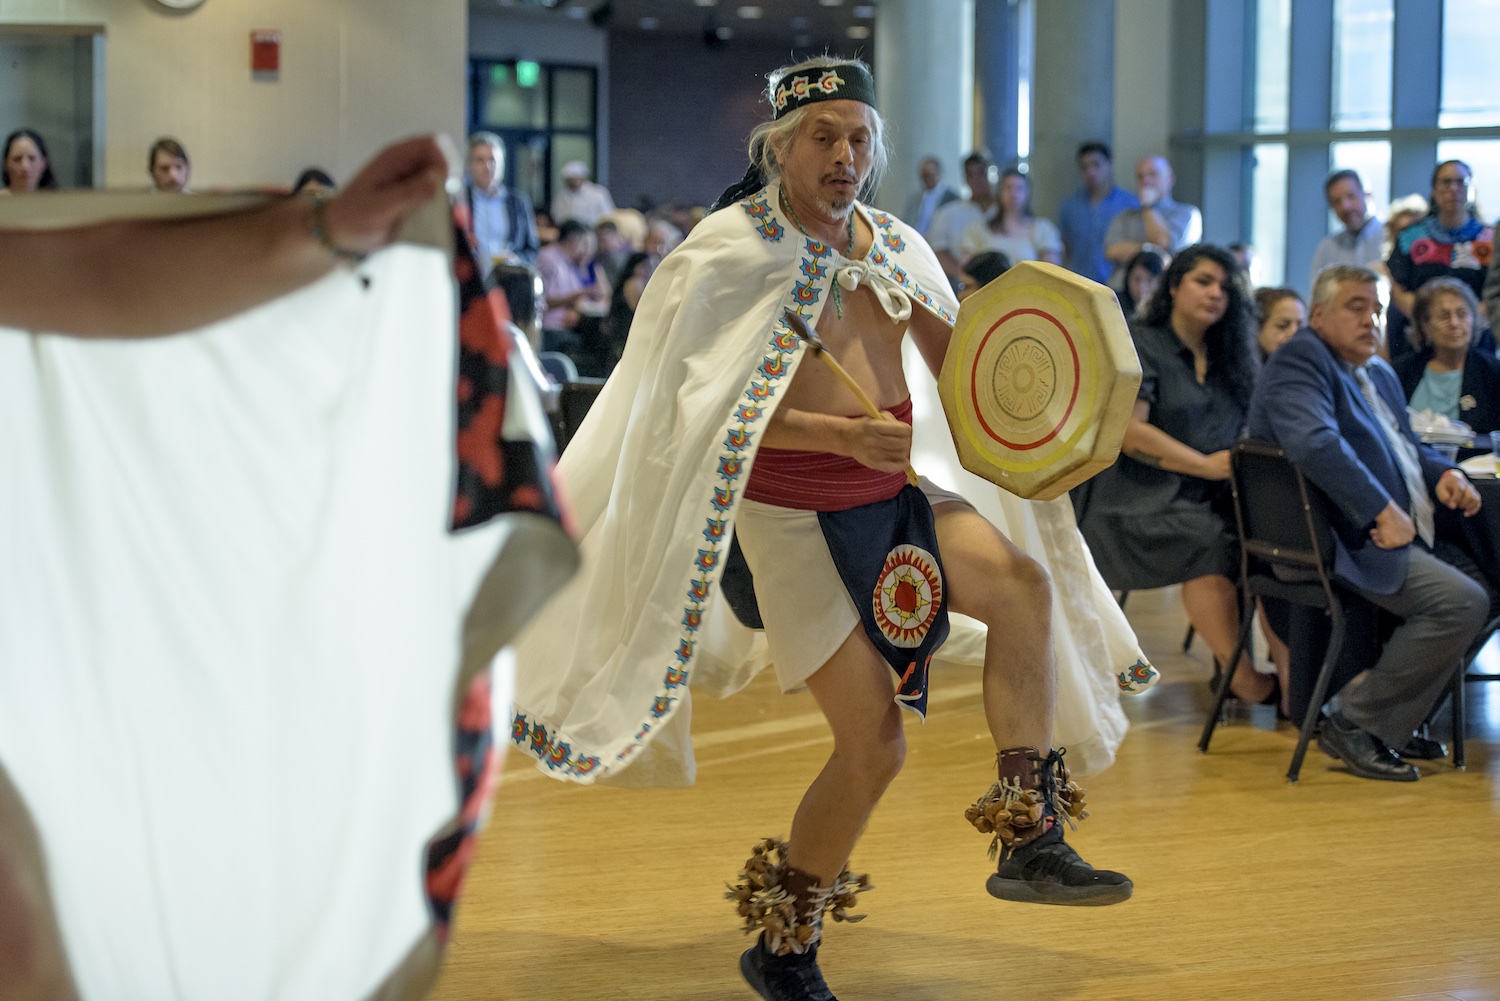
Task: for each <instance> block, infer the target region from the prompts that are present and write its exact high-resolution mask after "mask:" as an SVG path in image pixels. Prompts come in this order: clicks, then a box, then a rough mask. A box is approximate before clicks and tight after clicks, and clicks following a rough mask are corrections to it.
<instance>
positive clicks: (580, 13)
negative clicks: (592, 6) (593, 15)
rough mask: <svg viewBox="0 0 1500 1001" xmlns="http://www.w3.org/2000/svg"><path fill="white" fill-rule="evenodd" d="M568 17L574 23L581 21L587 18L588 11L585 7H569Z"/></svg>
mask: <svg viewBox="0 0 1500 1001" xmlns="http://www.w3.org/2000/svg"><path fill="white" fill-rule="evenodd" d="M568 16H569V17H571V18H572V19H573V20H575V21H582V20H583V19H584V18H586V17H588V16H589V9H588V8H587V7H569V8H568Z"/></svg>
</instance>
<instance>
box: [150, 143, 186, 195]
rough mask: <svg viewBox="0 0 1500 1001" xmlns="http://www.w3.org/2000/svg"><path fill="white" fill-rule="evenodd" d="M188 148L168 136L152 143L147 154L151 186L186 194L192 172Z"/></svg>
mask: <svg viewBox="0 0 1500 1001" xmlns="http://www.w3.org/2000/svg"><path fill="white" fill-rule="evenodd" d="M192 170H193V168H192V164H190V163H189V162H188V155H187V150H185V149H183V147H182V143H180V142H178V141H177V140H176V139H172V138H170V137H168V136H163V137H162V138H160V139H158V140H156V142H154V143H152V144H151V150H150V152H148V153H147V154H146V171H147V173H149V174H150V175H151V188H152V190H154V191H161V192H164V193H166V194H171V195H182V194H186V193H187V190H188V176H189V175H190V174H191V173H192Z"/></svg>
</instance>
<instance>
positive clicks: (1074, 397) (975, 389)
mask: <svg viewBox="0 0 1500 1001" xmlns="http://www.w3.org/2000/svg"><path fill="white" fill-rule="evenodd" d="M1023 315H1030V316H1040V317H1041V318H1042V319H1044V320H1046V321H1047V322H1048V323H1050V324H1052V325H1053V326H1054V327H1056V328H1057V332H1058V333H1059V334H1062V338H1063V342H1064V343H1066V344H1067V345H1068V353H1069V354H1071V355H1072V356H1073V391H1072V393H1071V394H1070V395H1069V396H1068V408H1067V409H1066V410H1064V411H1063V415H1062V420H1060V421H1058V422H1057V424H1056V426H1054V427H1053V428H1052V430H1051V431H1048V432H1047V433H1046V435H1044V436H1043V437H1041V438H1038V439H1037V440H1036V441H1033V442H1031V443H1029V444H1019V443H1017V442H1013V441H1007V440H1006V439H1004V438H1002V437H1000V435H998V434H996V433H995V429H994V428H992V427H990V426H989V424H988V423H986V422H985V419H984V412H983V411H982V410H980V409H979V379H978V378H977V376H978V374H979V373H978V367H979V359H980V357H981V356H983V354H984V346H985V345H986V344H988V343H989V340H990V335H991V334H993V333H994V332H995V331H996V330H998V329H999V328H1000V326H1001V325H1002V324H1003V323H1005V322H1006V321H1007V320H1010V319H1012V318H1014V317H1017V316H1023ZM969 399H970V401H971V402H972V403H973V405H974V416H975V417H977V418H978V419H979V424H980V426H981V427H983V428H984V431H985V434H987V435H989V436H990V437H991V438H993V439H994V440H995V441H998V442H999V443H1000V444H1002V445H1004V446H1005V447H1006V448H1013V449H1015V450H1016V451H1017V452H1025V451H1029V450H1030V449H1033V448H1040V447H1041V446H1043V445H1045V444H1047V442H1049V441H1051V440H1052V439H1053V438H1056V437H1057V433H1058V432H1059V431H1061V430H1062V428H1063V425H1064V424H1066V423H1068V418H1069V417H1070V416H1072V414H1073V407H1074V405H1075V404H1077V403H1078V348H1077V347H1076V346H1075V345H1074V344H1073V338H1072V337H1070V336H1069V335H1068V329H1067V328H1066V327H1064V326H1063V325H1062V324H1061V323H1058V322H1057V318H1056V317H1054V316H1053V315H1052V314H1051V313H1044V312H1042V311H1041V310H1040V309H1031V308H1026V309H1015V310H1011V311H1010V312H1009V313H1006V314H1005V315H1004V316H1002V317H1000V319H998V320H996V321H995V323H994V325H993V326H991V327H990V329H989V330H986V331H985V333H984V337H983V339H981V340H980V342H979V347H978V349H976V350H975V352H974V367H973V368H971V369H970V370H969Z"/></svg>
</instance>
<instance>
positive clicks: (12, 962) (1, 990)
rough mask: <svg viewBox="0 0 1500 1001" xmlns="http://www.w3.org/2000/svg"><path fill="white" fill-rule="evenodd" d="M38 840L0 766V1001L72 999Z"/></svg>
mask: <svg viewBox="0 0 1500 1001" xmlns="http://www.w3.org/2000/svg"><path fill="white" fill-rule="evenodd" d="M77 997H78V990H77V988H75V987H74V986H73V977H72V975H71V974H70V973H69V972H68V962H67V959H66V958H65V957H64V954H63V946H62V936H61V934H60V933H59V932H58V928H57V916H56V914H55V913H54V911H53V908H52V897H51V894H50V893H49V892H48V890H47V876H46V864H45V862H44V861H43V857H42V846H41V839H40V838H39V837H38V836H37V832H36V827H35V825H33V824H32V822H31V816H30V814H28V813H27V811H26V805H25V804H24V803H23V802H21V796H20V794H19V793H18V792H17V791H16V788H15V786H13V785H12V784H11V781H10V777H9V776H8V775H7V774H6V773H5V769H4V768H3V767H0V1001H76V999H77Z"/></svg>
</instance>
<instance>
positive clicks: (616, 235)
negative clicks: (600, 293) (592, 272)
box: [594, 213, 634, 288]
mask: <svg viewBox="0 0 1500 1001" xmlns="http://www.w3.org/2000/svg"><path fill="white" fill-rule="evenodd" d="M612 216H613V213H611V214H610V215H607V216H605V217H604V218H603V219H600V220H599V221H598V222H596V223H595V224H594V247H595V250H594V263H596V264H598V265H599V269H600V270H601V271H603V272H604V278H605V280H606V281H607V282H609V287H610V288H614V287H615V286H616V285H618V284H619V282H620V269H621V268H623V267H624V266H625V259H626V258H627V257H629V256H630V255H631V253H632V252H633V250H634V248H632V247H631V246H630V241H628V240H627V239H625V235H624V234H623V233H621V232H620V224H619V223H617V222H615V220H614V219H613V218H612Z"/></svg>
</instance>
